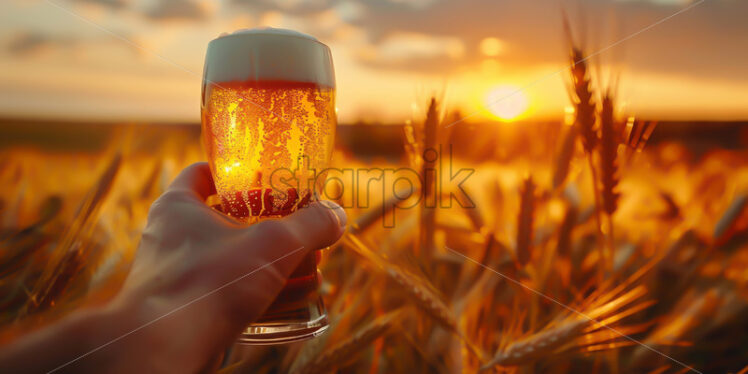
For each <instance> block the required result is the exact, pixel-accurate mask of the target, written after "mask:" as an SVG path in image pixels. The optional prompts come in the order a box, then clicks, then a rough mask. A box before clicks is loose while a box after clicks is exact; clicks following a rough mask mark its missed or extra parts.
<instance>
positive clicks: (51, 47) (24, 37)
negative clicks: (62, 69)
mask: <svg viewBox="0 0 748 374" xmlns="http://www.w3.org/2000/svg"><path fill="white" fill-rule="evenodd" d="M117 35H122V36H123V37H125V38H127V39H129V40H135V41H136V42H137V43H139V41H138V40H137V38H136V37H134V36H131V35H129V34H126V33H122V32H118V33H117ZM3 47H4V48H3V49H4V51H5V53H6V54H9V55H11V56H16V57H24V58H25V57H33V56H38V55H42V54H45V53H48V52H62V53H69V54H74V53H78V52H82V51H86V50H88V51H101V50H102V48H109V47H114V48H116V49H119V50H124V51H129V52H131V53H132V54H133V55H136V56H140V52H141V51H140V50H138V49H136V48H131V47H130V46H128V45H126V44H123V43H122V41H121V40H119V39H118V38H115V37H112V36H110V35H98V34H97V35H96V36H92V37H81V36H75V35H69V34H51V33H44V32H39V31H16V32H14V33H13V34H11V36H10V37H9V38H7V39H6V42H5V43H4V45H3ZM89 47H93V48H89ZM107 52H108V53H109V52H111V50H107Z"/></svg>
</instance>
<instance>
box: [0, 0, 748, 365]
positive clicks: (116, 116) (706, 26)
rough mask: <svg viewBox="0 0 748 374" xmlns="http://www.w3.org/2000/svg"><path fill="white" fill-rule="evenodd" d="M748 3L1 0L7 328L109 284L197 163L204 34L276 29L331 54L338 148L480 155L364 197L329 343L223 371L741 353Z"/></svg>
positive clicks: (346, 245)
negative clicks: (409, 191) (435, 149)
mask: <svg viewBox="0 0 748 374" xmlns="http://www.w3.org/2000/svg"><path fill="white" fill-rule="evenodd" d="M746 14H748V2H746V1H742V0H706V1H704V0H701V1H691V0H538V1H523V0H506V1H489V0H463V1H457V0H451V1H447V0H281V1H262V0H257V1H246V0H217V1H201V0H46V1H41V0H39V1H20V0H5V1H3V2H1V3H0V20H1V21H0V183H2V185H3V186H4V191H3V193H2V194H0V219H1V221H0V226H1V227H0V246H2V248H3V249H4V250H3V252H2V254H1V255H0V256H1V257H0V290H1V291H2V292H0V299H1V300H0V303H1V305H2V307H1V308H0V309H1V310H2V311H3V312H2V315H0V323H1V325H0V327H3V328H4V329H6V328H7V331H10V332H7V333H6V334H5V335H3V336H5V337H6V338H8V337H10V338H13V337H15V336H18V334H21V333H23V331H25V330H23V329H21V330H13V329H11V327H14V326H15V327H18V326H28V324H29V323H31V324H42V323H48V322H50V321H53V320H55V319H57V318H60V317H61V316H63V315H65V314H66V313H68V312H70V311H71V310H73V309H75V308H76V307H78V306H80V305H81V304H83V303H86V302H89V301H90V300H92V299H99V298H106V297H108V296H107V295H111V294H112V293H114V292H116V289H117V287H118V285H119V284H120V282H121V281H122V279H123V278H124V277H125V276H126V274H127V271H128V269H129V267H128V266H129V263H130V261H131V259H132V257H133V256H134V253H135V249H136V248H137V243H138V240H139V237H140V231H141V230H142V227H143V225H144V222H145V217H146V214H147V210H148V207H149V206H150V203H151V202H152V201H153V200H154V199H155V198H156V197H157V196H158V195H159V194H160V193H161V192H162V191H163V189H164V188H165V186H167V185H168V183H169V182H170V180H171V179H172V178H173V177H174V176H175V175H176V173H177V172H178V171H179V170H181V169H182V168H183V167H184V166H186V165H188V164H189V163H192V162H196V161H201V160H205V156H204V152H203V150H202V147H201V144H200V112H199V110H200V108H199V103H200V87H201V80H202V67H203V63H204V54H205V48H206V46H207V43H208V42H209V41H210V40H212V39H213V38H215V37H217V36H218V35H219V34H220V33H222V32H230V31H233V30H236V29H241V28H254V27H279V28H289V29H294V30H298V31H301V32H304V33H308V34H311V35H313V36H315V37H317V38H318V39H319V40H321V41H322V42H324V43H325V44H327V45H328V46H330V48H331V50H332V53H333V59H334V63H335V72H336V78H337V112H338V119H339V123H340V125H339V127H338V134H337V137H336V151H335V153H334V156H333V165H334V166H340V167H343V166H345V167H372V166H381V167H383V166H403V165H404V166H410V167H412V168H414V169H415V170H421V168H423V167H424V160H423V159H422V158H421V154H420V153H419V150H423V149H424V147H427V148H428V147H429V146H434V145H435V144H436V143H434V142H438V144H441V145H444V146H445V149H446V147H447V146H451V148H452V150H453V156H454V159H455V161H456V163H457V164H458V165H459V166H464V167H469V168H472V169H475V174H474V175H473V176H471V178H470V179H469V181H468V182H466V184H465V185H464V186H463V187H465V188H466V189H467V191H468V192H469V195H470V196H471V198H473V199H474V200H475V202H476V205H477V206H478V208H477V209H475V210H471V211H464V210H462V209H459V207H452V208H450V209H439V210H437V211H436V212H433V211H429V210H427V209H425V208H424V209H421V208H418V209H411V210H408V211H398V209H396V208H393V206H392V204H393V203H392V201H389V200H388V199H387V196H382V199H381V200H382V201H381V202H380V204H379V205H378V206H377V207H375V209H373V210H372V211H368V210H365V209H359V208H357V207H354V208H351V209H349V216H350V217H352V222H353V224H354V226H352V227H354V228H355V229H351V230H350V236H349V237H347V239H345V240H344V242H343V244H341V245H340V246H339V247H341V249H340V250H333V251H330V252H329V253H326V254H325V256H326V258H325V259H324V260H323V268H322V272H323V273H324V274H325V282H326V283H325V284H324V285H323V292H324V294H325V298H326V302H327V304H328V305H329V306H330V310H331V315H333V316H337V317H335V319H334V320H333V328H332V331H331V332H330V333H329V334H328V335H327V336H328V337H327V338H325V339H318V340H313V341H310V342H309V343H306V344H301V345H295V346H292V347H285V348H264V349H256V350H254V351H251V352H239V353H236V354H234V355H233V356H231V357H232V359H231V360H227V362H226V365H225V366H226V367H227V368H228V369H225V370H226V371H227V372H230V371H237V372H244V371H246V372H278V370H280V372H285V371H289V370H290V371H295V372H329V371H331V370H337V369H340V370H348V371H346V372H368V373H379V372H382V373H383V372H474V371H475V370H477V369H478V368H480V367H485V368H486V369H491V370H495V371H496V372H504V371H507V372H535V371H541V372H580V371H584V372H592V371H595V372H619V371H620V372H633V371H636V372H644V371H646V372H657V373H662V372H684V371H687V370H688V369H689V367H690V366H689V367H684V365H683V363H686V365H693V368H697V369H698V370H700V371H704V372H728V371H730V372H737V371H739V370H741V369H742V368H744V367H745V366H746V364H748V352H747V351H746V347H748V341H747V339H748V336H746V334H744V333H740V331H748V325H747V323H748V322H747V321H746V320H745V318H744V316H745V315H746V312H748V301H747V298H748V270H746V269H748V246H747V245H746V243H748V214H747V213H746V211H747V210H748V209H746V206H748V203H747V201H748V197H746V193H748V184H747V183H748V152H747V149H746V145H748V122H746V121H747V120H748V64H747V63H746V61H748V48H745V46H746V45H748V23H746V22H745V15H746ZM565 17H566V18H567V19H568V23H569V25H570V26H569V29H570V32H571V34H572V35H571V37H570V35H569V32H567V31H565V28H564V22H563V21H564V19H565ZM570 55H572V56H576V57H580V56H581V57H584V58H585V59H584V60H580V59H577V58H573V59H572V58H570ZM575 74H576V75H575ZM607 94H610V95H607ZM585 95H589V97H588V98H589V99H590V100H587V99H584V98H587V96H585ZM432 97H433V98H435V100H433V101H432V100H431V98H432ZM580 98H583V99H580ZM608 99H609V100H608ZM585 102H586V104H585ZM607 109H609V111H606V110H607ZM585 115H587V116H588V117H589V118H591V122H589V121H588V122H585V121H584V118H587V117H585ZM585 126H586V127H585ZM606 126H607V127H606ZM428 139H432V140H428ZM433 139H437V140H433ZM645 145H646V147H645ZM442 177H443V178H448V176H442ZM342 187H345V186H342ZM349 187H350V186H349ZM449 192H450V191H441V193H447V194H448V193H449ZM426 193H433V192H428V190H427V192H426ZM388 204H389V205H388ZM375 205H376V204H375ZM381 206H384V207H385V208H386V209H381ZM385 215H397V222H399V224H398V225H396V226H395V227H394V228H385V227H383V226H382V225H380V224H379V222H380V220H382V219H383V218H384V216H385ZM614 227H615V230H614V229H613V228H614ZM445 246H449V247H450V248H455V249H457V250H458V251H459V252H460V253H462V254H464V255H466V256H469V257H470V258H473V259H476V260H478V261H482V263H484V264H489V265H491V266H493V267H495V268H498V269H501V271H502V272H505V273H506V274H508V275H510V276H511V277H512V279H517V280H518V282H520V283H521V284H524V285H527V286H528V287H532V288H533V289H537V290H540V292H542V293H544V294H549V295H552V297H553V298H554V299H556V300H560V301H561V302H562V303H567V304H569V305H572V306H573V307H574V308H576V309H578V310H582V311H584V312H585V313H587V314H590V315H596V316H599V318H601V319H604V321H605V323H604V324H603V323H596V324H592V323H587V324H585V322H580V321H579V320H577V319H575V318H573V317H574V316H573V315H569V313H568V310H565V309H564V308H561V307H559V305H555V304H553V303H549V302H547V300H545V301H544V300H543V299H542V298H539V297H538V296H537V295H535V294H533V293H532V292H529V291H527V290H525V289H523V288H522V287H517V285H516V284H513V283H512V282H510V281H507V280H502V279H501V278H499V279H498V280H491V277H490V273H489V272H487V271H485V270H481V268H479V267H476V266H475V265H474V264H470V263H469V262H468V263H466V262H465V260H464V258H461V257H459V256H458V255H456V254H455V253H451V251H449V250H445V249H444V248H445ZM372 253H374V254H372ZM641 268H645V269H648V270H647V271H646V272H645V273H640V272H638V270H639V269H641ZM351 269H355V270H351ZM600 269H603V270H600ZM601 277H602V278H601ZM603 278H604V279H606V281H605V282H602V281H601V279H603ZM616 286H620V287H618V288H617V287H616ZM377 289H387V290H391V292H389V291H388V293H386V294H385V293H380V292H375V291H374V290H377ZM353 290H355V291H356V292H355V293H354V292H353ZM364 291H366V292H364ZM628 291H631V292H628ZM634 291H635V292H634ZM424 295H425V296H424ZM609 303H610V305H609ZM613 303H614V304H615V305H613ZM606 305H609V306H607V307H606ZM603 307H606V308H607V309H605V311H603V310H602V309H603ZM423 315H425V316H430V317H431V318H425V317H424V318H418V319H414V318H415V316H423ZM31 316H37V317H39V318H30V317H31ZM406 322H407V323H406ZM587 322H589V321H587ZM603 325H606V326H608V325H609V326H615V328H616V329H618V330H620V331H624V332H625V334H627V335H631V336H634V337H635V338H636V339H637V340H638V341H641V342H644V343H646V344H648V345H651V346H655V347H657V349H658V350H661V351H662V352H665V353H667V354H668V355H669V356H672V357H675V358H677V359H678V360H680V361H682V362H680V363H679V362H676V361H674V360H672V359H669V358H668V357H664V356H661V355H657V354H654V353H653V352H651V351H649V350H647V349H645V348H643V347H642V346H639V345H638V344H636V343H634V342H632V341H630V340H627V339H625V338H624V337H622V336H620V335H618V334H615V333H613V332H612V331H611V330H607V329H605V328H604V327H601V326H603ZM390 326H400V329H390V328H389V327H390ZM402 326H406V327H408V328H403V327H402ZM395 330H397V331H395ZM356 333H359V334H362V335H356ZM552 336H556V338H555V339H554V340H552V341H553V342H556V343H553V344H550V343H549V339H550V338H549V337H552ZM351 337H353V338H351ZM351 339H353V340H351ZM357 339H358V340H357ZM423 342H426V343H423ZM705 342H708V344H706V343H705ZM527 347H530V348H533V349H534V352H537V353H536V354H529V353H527V352H528V350H527V349H528V348H527ZM341 352H344V353H345V354H344V355H343V356H345V357H346V359H341V357H340V356H341ZM521 352H525V353H522V354H520V353H521ZM515 354H516V357H515V356H514V355H515ZM310 357H312V358H310ZM315 357H316V358H315ZM492 357H493V358H494V359H493V360H491V358H492ZM229 361H231V362H233V364H229ZM742 372H745V369H743V371H742Z"/></svg>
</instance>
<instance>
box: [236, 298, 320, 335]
mask: <svg viewBox="0 0 748 374" xmlns="http://www.w3.org/2000/svg"><path fill="white" fill-rule="evenodd" d="M316 299H317V300H314V301H310V302H309V305H308V308H307V309H306V310H305V311H304V312H303V313H301V314H300V315H298V317H300V318H291V319H289V318H288V315H286V318H278V319H276V318H273V313H270V315H268V313H266V315H265V316H263V318H261V319H260V321H258V322H255V323H252V324H251V325H249V326H247V328H246V329H245V330H244V332H243V333H242V334H241V335H240V336H239V339H238V340H237V344H242V345H274V344H284V343H290V342H298V341H302V340H307V339H311V338H313V337H315V336H319V335H320V334H322V333H324V332H325V331H327V328H328V327H329V325H328V322H327V313H326V311H325V306H324V304H323V303H322V298H319V297H318V298H316Z"/></svg>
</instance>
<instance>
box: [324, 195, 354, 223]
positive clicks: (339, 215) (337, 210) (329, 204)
mask: <svg viewBox="0 0 748 374" xmlns="http://www.w3.org/2000/svg"><path fill="white" fill-rule="evenodd" d="M320 204H322V205H323V206H324V207H325V208H328V209H330V210H331V211H332V212H333V214H335V218H336V219H337V220H338V225H340V227H345V225H346V223H348V217H347V216H346V215H345V211H344V210H343V208H342V207H341V206H340V205H338V204H336V203H335V202H333V201H329V200H322V201H320Z"/></svg>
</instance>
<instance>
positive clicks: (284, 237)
mask: <svg viewBox="0 0 748 374" xmlns="http://www.w3.org/2000/svg"><path fill="white" fill-rule="evenodd" d="M251 227H252V229H253V231H254V232H255V233H259V234H261V235H262V236H264V237H266V238H268V239H270V242H271V243H273V245H280V246H287V247H298V246H301V244H302V240H301V237H300V236H299V235H298V233H297V232H296V231H295V230H293V229H292V228H290V227H289V226H288V225H286V224H284V223H283V222H281V221H277V220H272V221H262V222H259V223H257V224H255V225H252V226H251Z"/></svg>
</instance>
